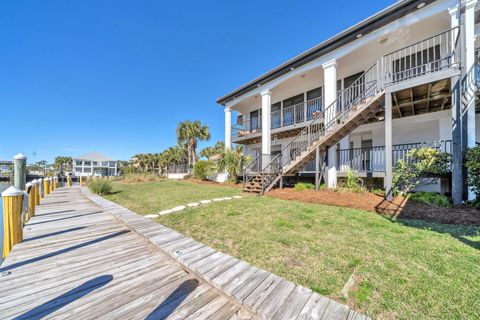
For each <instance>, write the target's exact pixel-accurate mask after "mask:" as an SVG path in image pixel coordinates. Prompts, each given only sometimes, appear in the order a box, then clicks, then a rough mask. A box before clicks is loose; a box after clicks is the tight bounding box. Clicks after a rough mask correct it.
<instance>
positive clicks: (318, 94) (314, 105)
mask: <svg viewBox="0 0 480 320" xmlns="http://www.w3.org/2000/svg"><path fill="white" fill-rule="evenodd" d="M322 109H323V98H322V87H319V88H316V89H313V90H310V91H308V92H307V120H312V119H313V118H315V117H317V116H318V115H319V114H320V111H322Z"/></svg>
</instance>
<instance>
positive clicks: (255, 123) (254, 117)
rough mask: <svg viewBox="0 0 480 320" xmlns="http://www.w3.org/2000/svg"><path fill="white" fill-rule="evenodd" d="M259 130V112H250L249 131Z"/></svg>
mask: <svg viewBox="0 0 480 320" xmlns="http://www.w3.org/2000/svg"><path fill="white" fill-rule="evenodd" d="M259 129H260V110H255V111H252V112H250V131H251V132H256V131H257V130H259Z"/></svg>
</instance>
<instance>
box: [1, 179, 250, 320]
mask: <svg viewBox="0 0 480 320" xmlns="http://www.w3.org/2000/svg"><path fill="white" fill-rule="evenodd" d="M0 272H1V273H2V276H1V277H0V318H1V319H12V318H15V319H40V318H56V319H61V318H64V319H72V318H77V319H96V318H99V317H101V318H104V319H121V318H122V319H126V318H128V319H144V318H147V319H162V318H166V317H168V318H172V319H185V318H192V319H206V318H208V319H229V318H230V319H251V318H253V317H252V315H251V313H249V312H248V311H246V310H245V309H243V308H241V307H239V306H238V305H237V304H235V303H234V302H233V301H232V299H230V298H229V297H227V296H226V295H224V294H222V293H221V292H220V291H219V290H218V289H216V288H213V287H212V286H211V285H208V284H206V283H205V282H204V281H202V280H201V279H199V278H198V277H196V276H194V275H192V274H191V273H190V272H188V271H187V270H186V269H185V268H182V267H181V266H180V264H179V263H177V262H176V261H174V260H173V259H172V258H171V257H169V256H167V255H166V254H165V253H163V252H162V251H161V250H160V248H158V247H157V246H155V245H153V244H152V243H151V242H149V241H148V240H147V239H145V238H144V237H142V236H140V235H138V234H137V233H135V232H133V231H132V230H131V229H130V228H128V227H127V226H126V225H125V224H124V223H122V222H121V221H120V220H118V219H117V218H115V217H114V216H113V215H111V214H109V213H107V212H105V211H104V210H102V209H101V208H100V207H99V206H97V205H96V204H94V203H93V202H91V201H89V200H88V199H87V198H86V197H85V196H83V195H82V194H81V193H80V189H79V188H75V187H74V188H69V189H67V188H60V189H57V191H55V192H54V193H53V194H51V195H49V196H47V197H46V198H45V199H43V201H42V204H41V205H40V206H39V207H38V208H37V216H36V217H34V218H33V219H31V220H30V221H29V223H28V225H27V226H26V228H25V241H24V242H23V243H21V244H17V245H16V246H15V247H14V249H13V251H12V252H11V254H10V255H9V256H8V257H7V259H6V260H5V262H4V263H3V264H2V266H1V267H0Z"/></svg>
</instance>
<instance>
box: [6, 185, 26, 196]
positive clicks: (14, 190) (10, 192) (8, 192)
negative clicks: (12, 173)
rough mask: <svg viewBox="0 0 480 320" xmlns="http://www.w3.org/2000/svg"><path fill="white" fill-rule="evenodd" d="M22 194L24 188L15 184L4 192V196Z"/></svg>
mask: <svg viewBox="0 0 480 320" xmlns="http://www.w3.org/2000/svg"><path fill="white" fill-rule="evenodd" d="M22 194H23V191H22V190H20V189H18V188H17V187H15V186H11V187H10V188H8V189H7V190H5V191H3V192H2V197H14V196H19V195H22Z"/></svg>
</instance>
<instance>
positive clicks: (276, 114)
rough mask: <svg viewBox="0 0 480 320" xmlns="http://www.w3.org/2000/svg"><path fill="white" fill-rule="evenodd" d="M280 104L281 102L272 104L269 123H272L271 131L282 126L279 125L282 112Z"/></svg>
mask: <svg viewBox="0 0 480 320" xmlns="http://www.w3.org/2000/svg"><path fill="white" fill-rule="evenodd" d="M281 109H282V103H281V102H277V103H274V104H272V117H271V121H272V129H275V128H280V126H281V125H282V124H281V119H282V117H281V112H282V110H281Z"/></svg>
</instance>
